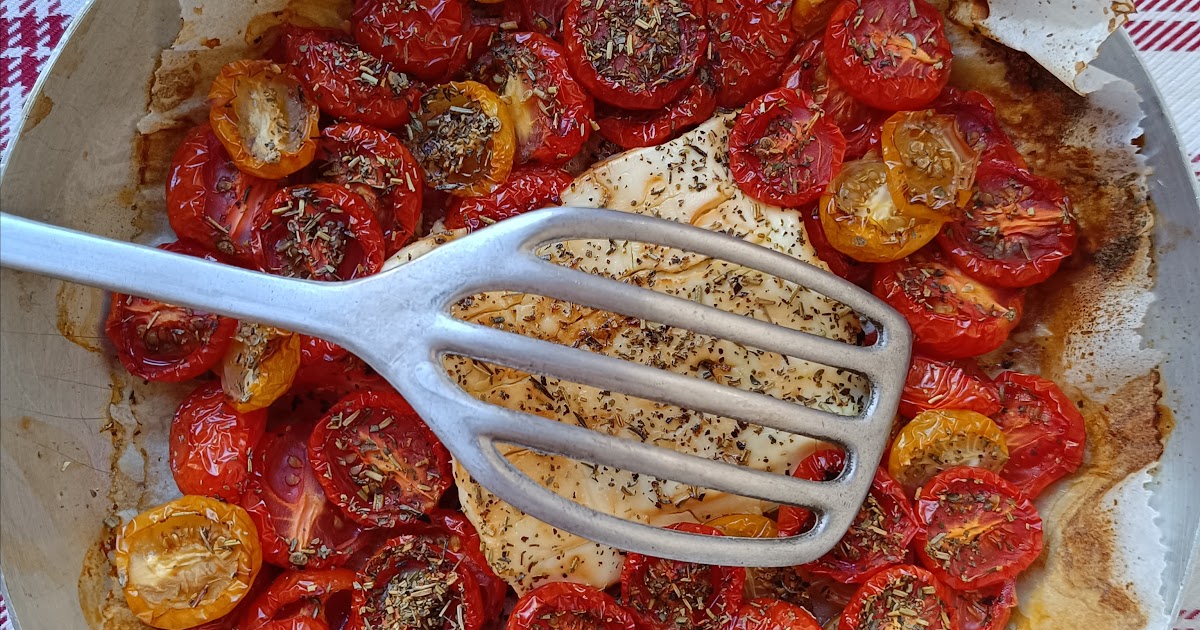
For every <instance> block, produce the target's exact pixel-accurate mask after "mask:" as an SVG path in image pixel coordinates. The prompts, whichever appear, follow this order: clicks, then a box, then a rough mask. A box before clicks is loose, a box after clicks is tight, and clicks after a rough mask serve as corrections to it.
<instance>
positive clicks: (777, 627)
mask: <svg viewBox="0 0 1200 630" xmlns="http://www.w3.org/2000/svg"><path fill="white" fill-rule="evenodd" d="M729 630H821V624H820V623H818V622H817V620H816V618H814V617H813V616H812V613H810V612H808V611H807V610H805V609H803V608H801V607H799V606H797V605H795V604H789V603H787V602H784V601H780V600H778V599H752V600H750V601H748V602H746V603H745V604H742V608H741V609H740V610H738V612H737V616H736V617H734V619H733V623H731V624H730V625H729Z"/></svg>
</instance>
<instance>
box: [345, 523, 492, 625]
mask: <svg viewBox="0 0 1200 630" xmlns="http://www.w3.org/2000/svg"><path fill="white" fill-rule="evenodd" d="M439 618H441V619H443V622H442V623H441V624H437V623H436V621H435V623H434V624H433V625H431V624H430V623H429V620H437V619H439ZM397 623H398V626H396V624H397ZM439 625H440V627H441V628H442V629H443V630H479V628H480V627H481V626H482V625H483V604H482V595H481V593H480V590H479V584H478V582H477V581H476V580H475V576H474V575H473V574H472V573H471V572H470V571H468V570H467V569H466V567H464V566H462V564H461V563H459V562H456V561H455V559H454V558H453V556H447V555H446V553H445V552H444V550H443V549H440V548H438V547H436V546H433V545H428V544H424V543H420V542H417V541H413V540H405V539H403V538H400V539H393V540H389V541H388V542H387V543H385V544H384V545H383V546H382V548H381V549H380V551H379V552H378V553H376V554H375V555H374V556H372V557H371V559H370V560H368V561H367V565H366V566H365V567H363V569H362V570H361V571H359V573H358V580H357V582H356V584H355V587H354V602H353V617H352V619H351V627H353V628H388V627H394V626H395V627H401V628H436V627H438V626H439Z"/></svg>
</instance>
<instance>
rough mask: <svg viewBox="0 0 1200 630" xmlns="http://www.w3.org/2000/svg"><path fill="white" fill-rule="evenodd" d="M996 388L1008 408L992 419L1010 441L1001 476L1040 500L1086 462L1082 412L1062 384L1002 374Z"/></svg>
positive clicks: (1029, 495)
mask: <svg viewBox="0 0 1200 630" xmlns="http://www.w3.org/2000/svg"><path fill="white" fill-rule="evenodd" d="M996 386H997V387H998V388H999V392H1000V404H1001V405H1002V407H1003V408H1002V409H1001V410H1000V413H998V414H996V415H995V416H993V417H994V418H995V420H996V424H997V425H999V427H1000V430H1001V431H1003V432H1004V438H1005V441H1006V442H1007V443H1008V464H1007V465H1006V466H1005V467H1004V468H1003V469H1002V470H1001V471H1000V476H1001V477H1003V478H1004V479H1006V480H1007V481H1009V482H1010V483H1012V484H1013V485H1015V486H1017V487H1018V488H1020V489H1021V491H1022V492H1024V493H1025V496H1027V497H1030V498H1033V497H1036V496H1037V495H1039V494H1041V492H1042V490H1043V489H1045V487H1046V486H1048V485H1050V484H1051V483H1053V482H1054V481H1056V480H1057V479H1058V478H1060V477H1062V476H1063V475H1067V474H1070V473H1073V472H1075V470H1076V469H1077V468H1079V464H1081V463H1082V462H1083V447H1084V443H1085V442H1086V441H1087V428H1086V426H1085V425H1084V421H1083V414H1081V413H1079V410H1078V409H1076V408H1075V405H1074V404H1073V403H1072V402H1071V399H1070V398H1067V396H1066V395H1065V394H1063V393H1062V390H1061V389H1059V388H1058V386H1057V385H1055V384H1054V383H1053V382H1051V381H1048V380H1046V379H1044V378H1041V377H1038V376H1034V375H1032V374H1021V373H1020V372H1003V373H1001V374H1000V375H999V376H997V377H996Z"/></svg>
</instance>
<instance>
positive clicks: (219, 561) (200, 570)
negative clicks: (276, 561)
mask: <svg viewBox="0 0 1200 630" xmlns="http://www.w3.org/2000/svg"><path fill="white" fill-rule="evenodd" d="M113 566H114V567H115V568H116V570H117V581H118V582H119V583H120V584H121V586H122V588H123V589H124V591H125V601H126V603H128V604H129V609H130V610H131V611H133V614H134V615H136V616H137V618H138V619H140V620H141V621H142V622H144V623H146V624H148V625H150V626H153V627H155V628H165V629H166V630H182V629H183V628H191V627H193V626H198V625H200V624H202V623H204V622H206V621H210V620H213V619H217V618H218V617H221V616H223V615H225V614H226V613H228V612H230V611H231V610H233V609H234V607H236V606H237V604H238V602H239V601H241V599H242V598H243V597H245V596H246V593H247V592H249V590H250V585H251V584H252V583H253V582H254V578H255V576H257V575H258V570H259V567H261V566H262V550H261V549H260V548H259V545H258V540H257V538H256V537H255V534H254V524H253V523H252V522H251V521H250V517H249V515H247V514H246V511H245V510H243V509H242V508H240V507H238V506H236V505H230V504H228V503H222V502H221V501H218V500H216V499H210V498H208V497H199V496H185V497H182V498H179V499H175V500H174V501H171V502H170V503H167V504H165V505H160V506H158V507H156V508H153V509H150V510H147V511H145V512H142V513H141V514H139V515H138V516H137V518H134V519H133V520H132V521H129V522H128V523H126V524H125V527H123V528H122V529H121V531H120V533H119V534H118V535H117V541H116V545H115V547H114V549H113Z"/></svg>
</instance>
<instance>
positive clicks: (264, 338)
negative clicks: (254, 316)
mask: <svg viewBox="0 0 1200 630" xmlns="http://www.w3.org/2000/svg"><path fill="white" fill-rule="evenodd" d="M299 368H300V338H299V337H298V336H297V335H294V334H292V333H290V332H287V331H284V330H280V329H278V328H272V327H270V326H262V325H259V324H251V323H246V322H241V323H239V324H238V329H237V333H235V334H234V336H233V343H232V344H230V346H229V350H228V351H226V353H225V357H224V358H223V359H221V371H220V376H221V389H223V390H224V391H225V398H226V400H227V401H228V402H229V404H230V405H231V406H232V407H233V408H234V409H235V410H237V411H239V412H242V413H246V412H250V411H254V410H257V409H263V408H266V407H268V406H270V405H271V403H273V402H275V401H276V400H277V399H279V397H280V396H283V395H284V394H285V393H286V392H287V390H288V388H289V387H291V385H292V381H293V380H295V378H296V371H297V370H298V369H299Z"/></svg>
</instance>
